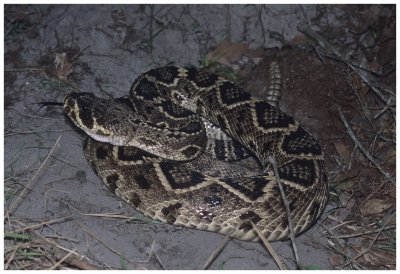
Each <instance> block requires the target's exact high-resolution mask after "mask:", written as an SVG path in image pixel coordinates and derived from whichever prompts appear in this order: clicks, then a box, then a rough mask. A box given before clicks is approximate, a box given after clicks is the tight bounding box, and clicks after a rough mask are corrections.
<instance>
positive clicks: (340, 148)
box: [335, 143, 351, 165]
mask: <svg viewBox="0 0 400 274" xmlns="http://www.w3.org/2000/svg"><path fill="white" fill-rule="evenodd" d="M335 148H336V151H337V153H338V154H339V155H340V157H341V158H342V159H343V160H344V162H345V164H346V165H347V164H348V163H349V162H350V159H351V151H350V150H349V148H348V147H347V146H346V145H344V144H343V143H335Z"/></svg>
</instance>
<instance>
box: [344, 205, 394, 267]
mask: <svg viewBox="0 0 400 274" xmlns="http://www.w3.org/2000/svg"><path fill="white" fill-rule="evenodd" d="M395 215H396V212H394V213H393V214H392V215H390V216H389V218H388V219H387V220H386V221H385V223H384V224H383V226H382V227H381V228H380V229H379V231H378V234H376V236H375V237H374V239H373V240H372V242H371V243H370V244H369V246H368V248H367V250H365V251H363V252H361V253H360V254H358V255H357V256H356V257H354V258H351V261H350V262H348V263H346V264H345V265H344V266H343V267H346V266H347V265H349V264H350V263H351V262H352V261H354V262H355V261H356V260H357V259H358V258H360V257H361V256H364V255H365V254H367V253H368V252H369V251H370V250H371V248H372V246H373V245H374V244H375V242H376V240H377V239H378V238H379V236H380V235H381V233H382V231H383V230H384V229H385V227H386V226H387V224H388V223H389V222H390V221H391V220H392V218H393V217H394V216H395Z"/></svg>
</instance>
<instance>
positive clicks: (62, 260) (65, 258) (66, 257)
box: [48, 249, 75, 270]
mask: <svg viewBox="0 0 400 274" xmlns="http://www.w3.org/2000/svg"><path fill="white" fill-rule="evenodd" d="M74 251H75V249H74V250H72V252H69V253H67V254H66V255H65V256H64V257H62V258H61V259H60V260H59V261H58V262H57V263H55V264H54V265H53V266H52V267H50V268H49V269H48V270H54V269H56V268H57V267H59V266H60V265H61V264H62V263H63V262H64V261H65V260H67V259H68V258H69V257H70V256H71V255H73V252H74Z"/></svg>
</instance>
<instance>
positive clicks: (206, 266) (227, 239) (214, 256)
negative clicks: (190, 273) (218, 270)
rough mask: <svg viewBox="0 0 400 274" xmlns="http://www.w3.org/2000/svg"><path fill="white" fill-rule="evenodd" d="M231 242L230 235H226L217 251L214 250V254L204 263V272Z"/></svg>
mask: <svg viewBox="0 0 400 274" xmlns="http://www.w3.org/2000/svg"><path fill="white" fill-rule="evenodd" d="M230 240H231V238H230V237H229V235H226V236H225V238H224V241H223V242H222V243H221V244H220V245H219V246H218V247H217V249H215V250H214V252H213V253H212V254H211V256H210V257H208V259H207V261H206V262H205V263H204V265H203V267H202V270H206V269H207V268H208V267H209V266H210V264H211V263H212V262H213V261H214V260H215V258H217V256H218V255H219V254H220V253H221V251H222V249H224V247H225V246H226V245H227V244H228V242H229V241H230Z"/></svg>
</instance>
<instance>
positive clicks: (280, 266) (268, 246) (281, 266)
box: [250, 221, 287, 270]
mask: <svg viewBox="0 0 400 274" xmlns="http://www.w3.org/2000/svg"><path fill="white" fill-rule="evenodd" d="M250 223H251V225H252V226H253V228H254V230H255V231H256V232H257V234H258V237H260V239H261V241H262V242H263V243H264V246H265V247H266V248H267V250H268V252H269V253H270V254H271V256H272V258H273V259H274V261H275V262H276V264H277V265H278V267H279V269H280V270H287V269H286V267H285V265H284V264H283V263H282V261H281V260H280V259H279V256H278V254H276V252H275V251H274V249H273V248H272V246H271V244H270V243H269V242H268V240H267V239H266V238H265V236H264V234H263V233H262V232H261V231H260V230H259V229H258V227H257V226H256V225H255V224H254V223H253V222H252V221H250Z"/></svg>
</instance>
